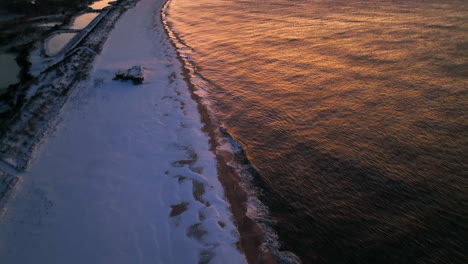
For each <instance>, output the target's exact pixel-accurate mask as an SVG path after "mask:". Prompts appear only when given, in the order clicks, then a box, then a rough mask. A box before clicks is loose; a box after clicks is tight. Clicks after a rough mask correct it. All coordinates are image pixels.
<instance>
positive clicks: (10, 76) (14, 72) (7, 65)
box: [0, 53, 21, 94]
mask: <svg viewBox="0 0 468 264" xmlns="http://www.w3.org/2000/svg"><path fill="white" fill-rule="evenodd" d="M15 57H16V55H15V54H11V53H3V54H0V69H2V70H1V71H0V94H2V93H3V92H4V91H5V89H6V88H7V87H8V86H9V85H11V84H15V83H17V82H19V78H18V74H19V72H20V70H21V69H20V67H19V65H18V63H16V60H15Z"/></svg>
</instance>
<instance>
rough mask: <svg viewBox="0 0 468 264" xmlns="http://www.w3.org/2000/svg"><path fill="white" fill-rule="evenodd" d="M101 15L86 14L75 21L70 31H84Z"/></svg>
mask: <svg viewBox="0 0 468 264" xmlns="http://www.w3.org/2000/svg"><path fill="white" fill-rule="evenodd" d="M98 15H99V13H85V14H83V15H81V16H78V17H77V18H75V20H73V23H72V25H71V27H70V29H83V28H85V27H86V26H87V25H88V24H89V23H90V22H91V21H93V19H94V18H95V17H97V16H98Z"/></svg>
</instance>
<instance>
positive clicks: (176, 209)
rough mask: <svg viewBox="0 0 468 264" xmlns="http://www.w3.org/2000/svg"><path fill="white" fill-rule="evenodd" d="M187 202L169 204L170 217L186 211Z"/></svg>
mask: <svg viewBox="0 0 468 264" xmlns="http://www.w3.org/2000/svg"><path fill="white" fill-rule="evenodd" d="M187 206H188V203H186V202H183V203H180V204H173V205H171V208H172V210H171V213H170V214H169V216H170V217H174V216H178V215H181V214H182V213H183V212H185V211H187Z"/></svg>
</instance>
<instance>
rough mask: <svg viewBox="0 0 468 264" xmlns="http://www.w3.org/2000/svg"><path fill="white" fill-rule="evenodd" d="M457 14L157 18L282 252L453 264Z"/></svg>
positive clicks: (338, 9)
mask: <svg viewBox="0 0 468 264" xmlns="http://www.w3.org/2000/svg"><path fill="white" fill-rule="evenodd" d="M467 17H468V5H467V4H466V1H457V0H447V1H445V0H444V1H442V0H431V1H421V0H415V1H402V0H393V1H387V0H379V1H376V0H347V1H342V0H294V1H293V0H264V1H256V0H241V1H238V0H199V1H190V0H171V2H170V9H169V11H168V17H167V20H168V21H169V23H170V26H171V28H172V30H173V31H174V33H175V34H176V37H175V38H174V41H175V42H176V43H177V46H178V48H179V51H180V52H181V53H182V55H183V56H184V58H185V61H186V67H189V68H191V70H192V81H193V82H194V84H195V85H198V87H199V88H201V89H203V90H205V91H206V95H205V99H207V100H208V101H209V103H210V107H211V108H212V110H213V112H214V115H215V116H216V118H217V119H218V120H219V122H220V123H222V124H223V125H224V126H225V127H226V128H227V130H228V131H229V132H230V134H231V135H233V136H234V137H235V139H236V140H237V141H238V142H239V143H240V144H241V146H242V147H243V148H244V149H245V150H246V153H247V155H248V158H249V159H250V161H251V162H252V164H253V165H254V166H255V167H256V168H257V170H258V172H259V177H260V178H261V181H260V182H262V184H258V186H257V187H258V188H260V189H261V190H262V194H261V195H260V197H259V198H260V200H261V201H262V202H263V203H264V204H266V205H267V206H268V207H269V210H270V213H271V215H272V216H273V217H274V218H275V219H276V224H274V225H273V228H274V229H275V230H276V232H278V234H279V239H280V241H281V242H282V243H283V249H284V250H290V251H292V252H294V253H295V254H296V255H298V256H299V257H300V258H301V259H302V260H303V262H304V263H339V264H343V263H411V264H415V263H460V264H461V263H468V257H467V253H466V249H467V248H468V242H467V241H468V240H467V238H468V231H467V230H468V226H467V225H468V217H467V216H468V180H467V176H468V173H467V172H468V167H467V163H466V162H467V160H468V156H467V153H468V149H467V147H468V121H467V120H468V115H467V110H468V108H467V105H468V99H467V98H468V97H467V95H468V92H467V87H468V85H467V84H468V49H467V47H468V23H467ZM197 80H199V81H197ZM202 86H203V87H202Z"/></svg>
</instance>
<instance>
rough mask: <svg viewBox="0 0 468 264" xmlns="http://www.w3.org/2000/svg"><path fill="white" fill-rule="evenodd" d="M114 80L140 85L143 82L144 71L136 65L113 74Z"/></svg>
mask: <svg viewBox="0 0 468 264" xmlns="http://www.w3.org/2000/svg"><path fill="white" fill-rule="evenodd" d="M114 80H123V81H126V80H131V81H133V83H134V84H142V83H143V81H144V80H145V76H144V69H143V67H141V66H138V65H136V66H133V67H132V68H130V69H128V70H119V71H118V72H117V73H116V74H115V77H114Z"/></svg>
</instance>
